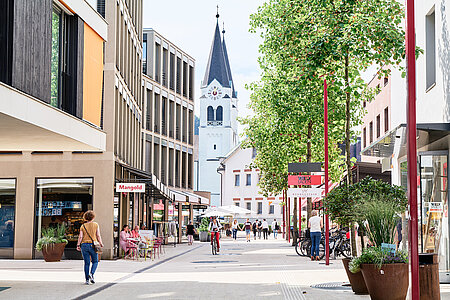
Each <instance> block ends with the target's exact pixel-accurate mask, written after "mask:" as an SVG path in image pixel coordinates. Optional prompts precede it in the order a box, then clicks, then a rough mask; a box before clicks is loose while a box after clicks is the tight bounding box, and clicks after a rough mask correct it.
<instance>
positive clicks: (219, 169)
mask: <svg viewBox="0 0 450 300" xmlns="http://www.w3.org/2000/svg"><path fill="white" fill-rule="evenodd" d="M224 171H225V165H224V164H223V163H220V165H219V167H218V168H217V173H218V174H220V206H223V195H222V193H223V173H222V172H224Z"/></svg>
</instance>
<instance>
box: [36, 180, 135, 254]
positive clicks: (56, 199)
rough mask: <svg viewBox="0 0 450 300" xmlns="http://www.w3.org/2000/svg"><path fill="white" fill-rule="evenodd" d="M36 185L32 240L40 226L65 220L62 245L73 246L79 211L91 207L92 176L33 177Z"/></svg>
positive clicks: (76, 234)
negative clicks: (65, 238)
mask: <svg viewBox="0 0 450 300" xmlns="http://www.w3.org/2000/svg"><path fill="white" fill-rule="evenodd" d="M36 186H37V188H36V195H38V196H37V199H36V214H35V215H36V222H35V226H36V230H35V234H36V235H35V241H36V240H37V239H38V238H39V237H40V236H41V232H42V229H43V228H49V227H56V226H57V225H58V224H63V223H65V224H66V226H67V228H66V233H71V234H70V236H68V237H67V239H68V240H69V243H68V244H67V246H66V249H68V248H71V249H75V248H76V246H77V240H78V233H79V232H80V227H79V224H80V223H81V222H82V221H83V220H82V215H83V212H85V211H87V210H90V209H92V193H93V190H92V189H93V179H92V178H45V179H37V182H36ZM130 194H132V193H130ZM130 204H131V205H132V203H131V202H130ZM131 215H133V214H131Z"/></svg>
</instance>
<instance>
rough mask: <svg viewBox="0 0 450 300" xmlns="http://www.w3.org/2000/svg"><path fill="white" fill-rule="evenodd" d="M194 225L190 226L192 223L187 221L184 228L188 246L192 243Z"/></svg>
mask: <svg viewBox="0 0 450 300" xmlns="http://www.w3.org/2000/svg"><path fill="white" fill-rule="evenodd" d="M194 233H195V229H194V224H192V221H189V225H187V226H186V235H187V238H188V245H192V243H194Z"/></svg>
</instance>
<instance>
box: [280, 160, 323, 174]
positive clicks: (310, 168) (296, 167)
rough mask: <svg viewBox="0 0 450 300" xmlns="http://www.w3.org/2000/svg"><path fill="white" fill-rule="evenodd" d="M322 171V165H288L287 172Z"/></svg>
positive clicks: (318, 163) (316, 163) (317, 163)
mask: <svg viewBox="0 0 450 300" xmlns="http://www.w3.org/2000/svg"><path fill="white" fill-rule="evenodd" d="M320 171H322V163H320V162H315V163H288V172H292V173H300V172H320Z"/></svg>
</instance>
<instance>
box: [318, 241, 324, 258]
mask: <svg viewBox="0 0 450 300" xmlns="http://www.w3.org/2000/svg"><path fill="white" fill-rule="evenodd" d="M324 256H325V243H324V242H323V241H320V244H319V257H320V259H322V258H323V257H324Z"/></svg>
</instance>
